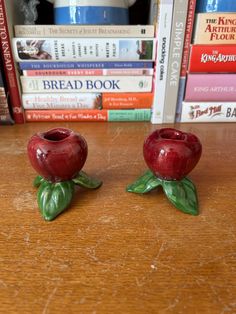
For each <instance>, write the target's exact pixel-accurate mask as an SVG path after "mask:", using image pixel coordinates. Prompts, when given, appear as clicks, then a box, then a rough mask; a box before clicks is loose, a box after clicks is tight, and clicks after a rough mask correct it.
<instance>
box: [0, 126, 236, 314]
mask: <svg viewBox="0 0 236 314" xmlns="http://www.w3.org/2000/svg"><path fill="white" fill-rule="evenodd" d="M59 125H60V126H64V127H69V128H71V129H73V130H75V131H78V132H80V133H81V134H82V135H83V136H84V137H85V138H86V140H87V142H88V146H89V154H88V160H87V162H86V164H85V167H84V170H85V171H86V172H87V173H88V174H91V175H93V176H97V177H98V178H100V179H102V180H103V186H102V187H101V188H100V189H98V190H95V191H87V190H85V189H78V191H77V192H76V196H75V198H74V200H73V203H72V205H71V206H70V208H69V209H68V210H66V211H65V212H64V213H63V214H61V215H60V216H59V217H58V218H57V219H56V220H54V221H53V222H45V221H43V219H42V218H41V216H40V214H39V212H38V207H37V203H36V189H35V188H33V186H32V181H33V179H34V177H35V175H36V173H35V171H34V170H33V169H32V168H31V166H30V164H29V161H28V159H27V155H26V145H27V142H28V139H29V138H30V136H31V135H33V134H34V133H36V132H37V131H46V130H48V129H50V128H52V127H56V126H59ZM156 127H157V126H154V125H151V124H149V123H60V124H58V123H31V124H30V123H28V124H25V125H15V126H8V127H7V126H6V127H1V129H0V132H1V141H0V204H1V228H0V304H1V306H0V312H1V313H24V314H25V313H42V314H48V313H79V314H80V313H82V314H83V313H85V314H87V313H91V314H100V313H109V314H110V313H115V314H116V313H119V314H123V313H142V314H146V313H158V314H159V313H161V314H162V313H163V314H164V313H165V314H166V313H167V314H168V313H184V314H185V313H190V314H195V313H196V314H198V313H199V314H204V313H207V314H228V313H236V301H235V296H236V276H235V271H236V205H235V204H236V199H235V191H236V180H235V178H236V167H235V160H236V158H235V156H236V147H235V142H236V128H235V124H233V123H232V124H229V123H228V124H184V125H176V127H177V128H179V129H181V130H185V131H189V132H193V133H195V134H196V135H198V136H199V138H200V139H201V142H202V144H203V155H202V158H201V160H200V162H199V164H198V165H197V167H196V168H195V169H194V170H193V171H192V173H191V175H190V177H191V179H192V180H193V181H194V183H195V184H196V186H197V190H198V197H199V204H200V215H199V216H197V217H194V216H189V215H186V214H183V213H182V212H180V211H178V210H176V209H175V208H174V207H173V206H172V205H171V204H170V203H169V202H168V200H167V199H166V198H165V196H164V194H163V192H162V191H161V190H155V191H152V192H150V193H148V194H146V195H135V194H131V193H127V192H125V187H126V186H127V185H128V184H129V183H131V182H133V181H134V180H135V179H136V178H137V177H138V176H140V175H141V174H142V173H143V172H144V171H145V170H146V165H145V163H144V161H143V157H142V145H143V140H144V138H145V137H146V136H147V135H148V134H149V133H150V132H151V131H152V130H154V129H155V128H156Z"/></svg>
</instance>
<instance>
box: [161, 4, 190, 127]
mask: <svg viewBox="0 0 236 314" xmlns="http://www.w3.org/2000/svg"><path fill="white" fill-rule="evenodd" d="M188 2H189V0H179V1H175V3H174V12H173V18H172V28H171V38H170V51H169V60H168V71H167V80H166V92H165V100H164V109H163V122H164V123H174V122H175V112H176V105H177V98H178V89H179V78H180V69H181V61H182V54H183V45H184V36H185V28H186V17H187V10H188Z"/></svg>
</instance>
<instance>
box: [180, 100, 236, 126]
mask: <svg viewBox="0 0 236 314" xmlns="http://www.w3.org/2000/svg"><path fill="white" fill-rule="evenodd" d="M181 122H191V123H193V122H236V102H183V110H182V117H181Z"/></svg>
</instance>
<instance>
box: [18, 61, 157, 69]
mask: <svg viewBox="0 0 236 314" xmlns="http://www.w3.org/2000/svg"><path fill="white" fill-rule="evenodd" d="M153 67H154V66H153V62H149V61H144V62H143V61H137V62H125V61H124V62H119V61H116V62H108V61H105V62H92V61H91V62H76V61H75V62H44V61H42V62H38V61H31V62H19V69H20V70H55V69H60V70H61V69H140V68H143V69H151V68H153Z"/></svg>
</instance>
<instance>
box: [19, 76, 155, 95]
mask: <svg viewBox="0 0 236 314" xmlns="http://www.w3.org/2000/svg"><path fill="white" fill-rule="evenodd" d="M20 79H21V86H22V91H23V93H45V92H46V93H49V92H50V93H59V92H65V93H71V92H74V93H78V92H82V93H86V92H97V93H103V92H116V93H123V92H151V90H152V76H74V77H70V76H68V77H60V76H54V77H52V76H34V77H30V76H21V77H20Z"/></svg>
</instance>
